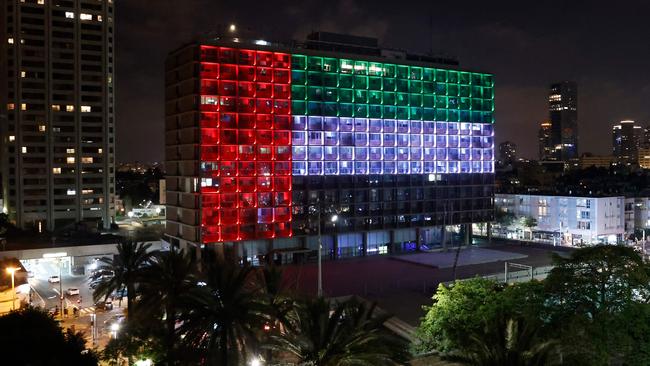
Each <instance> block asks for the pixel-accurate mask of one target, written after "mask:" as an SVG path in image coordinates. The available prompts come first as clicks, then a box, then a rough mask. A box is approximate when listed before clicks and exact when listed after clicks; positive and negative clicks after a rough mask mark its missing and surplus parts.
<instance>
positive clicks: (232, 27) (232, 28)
mask: <svg viewBox="0 0 650 366" xmlns="http://www.w3.org/2000/svg"><path fill="white" fill-rule="evenodd" d="M228 30H230V32H231V33H232V32H235V31H236V30H237V26H236V25H234V24H231V25H230V27H228Z"/></svg>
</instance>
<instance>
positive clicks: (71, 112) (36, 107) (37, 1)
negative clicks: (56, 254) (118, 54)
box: [0, 0, 115, 230]
mask: <svg viewBox="0 0 650 366" xmlns="http://www.w3.org/2000/svg"><path fill="white" fill-rule="evenodd" d="M113 11H114V4H113V1H110V0H109V1H96V0H92V1H91V0H66V1H54V0H45V1H42V0H31V1H25V0H7V1H3V2H2V4H1V5H0V40H1V42H0V54H1V55H2V57H0V116H2V119H4V118H6V121H2V123H1V125H0V137H1V141H2V142H1V145H0V146H1V150H0V156H1V160H0V161H1V163H0V169H1V171H2V183H3V192H2V193H3V198H4V207H3V211H4V212H6V213H8V214H9V218H10V220H11V221H13V222H15V223H16V225H18V226H19V227H22V228H34V229H36V230H52V229H55V228H58V227H62V226H65V225H67V224H71V223H74V222H78V221H98V222H101V223H102V225H103V226H104V227H108V226H109V225H110V223H111V217H112V216H113V214H114V201H113V193H114V186H115V183H114V180H115V178H114V177H115V175H114V133H115V131H114V128H115V124H114V123H115V122H114V99H113V71H114V70H113V61H114V59H113V57H114V54H113V39H114V23H113V16H114V15H113V14H114V13H113Z"/></svg>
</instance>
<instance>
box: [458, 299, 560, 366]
mask: <svg viewBox="0 0 650 366" xmlns="http://www.w3.org/2000/svg"><path fill="white" fill-rule="evenodd" d="M541 326H542V324H541V323H540V322H538V321H534V320H532V319H531V318H524V317H516V318H511V317H509V316H507V315H506V314H505V313H504V312H503V311H498V312H496V313H495V314H494V316H493V317H492V318H491V319H486V321H485V323H484V326H483V328H482V329H480V331H478V332H475V333H472V334H470V342H469V344H468V347H467V348H465V349H461V350H459V352H458V354H459V355H462V356H460V357H457V359H458V360H461V361H465V362H466V363H468V364H470V365H475V366H547V365H557V364H559V363H560V360H561V358H560V347H559V343H558V341H557V340H553V339H550V340H549V339H544V338H543V337H541V336H540V329H541Z"/></svg>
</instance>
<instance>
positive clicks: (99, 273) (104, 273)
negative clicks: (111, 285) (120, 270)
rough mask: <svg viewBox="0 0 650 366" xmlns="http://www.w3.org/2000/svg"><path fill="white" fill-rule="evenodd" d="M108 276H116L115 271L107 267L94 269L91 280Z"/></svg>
mask: <svg viewBox="0 0 650 366" xmlns="http://www.w3.org/2000/svg"><path fill="white" fill-rule="evenodd" d="M108 277H115V272H113V271H111V270H107V269H100V270H97V271H93V273H92V274H91V275H90V280H91V281H95V280H99V279H101V278H108Z"/></svg>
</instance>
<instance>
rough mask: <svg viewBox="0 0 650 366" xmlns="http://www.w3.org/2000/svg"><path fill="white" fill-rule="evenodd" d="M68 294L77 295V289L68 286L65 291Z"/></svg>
mask: <svg viewBox="0 0 650 366" xmlns="http://www.w3.org/2000/svg"><path fill="white" fill-rule="evenodd" d="M65 293H66V294H68V296H74V295H79V289H78V288H76V287H70V288H69V289H67V290H66V291H65Z"/></svg>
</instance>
